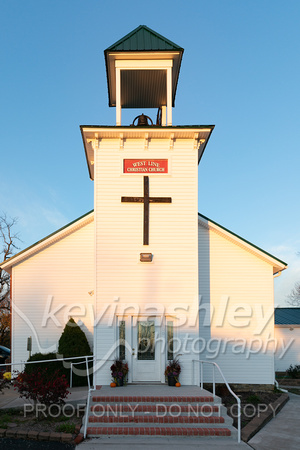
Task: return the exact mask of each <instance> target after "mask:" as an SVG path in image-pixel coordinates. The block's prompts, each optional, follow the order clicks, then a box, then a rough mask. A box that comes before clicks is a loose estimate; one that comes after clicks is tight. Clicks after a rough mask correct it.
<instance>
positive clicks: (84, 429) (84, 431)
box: [83, 388, 96, 439]
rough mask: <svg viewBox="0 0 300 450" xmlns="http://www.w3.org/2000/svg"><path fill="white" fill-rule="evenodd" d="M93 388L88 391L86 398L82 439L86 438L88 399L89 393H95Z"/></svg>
mask: <svg viewBox="0 0 300 450" xmlns="http://www.w3.org/2000/svg"><path fill="white" fill-rule="evenodd" d="M95 390H96V389H95V388H92V389H89V391H88V398H87V402H86V410H85V418H84V428H83V438H84V439H85V438H86V432H87V424H88V417H89V409H90V398H91V392H92V391H95Z"/></svg>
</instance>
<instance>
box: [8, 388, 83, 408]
mask: <svg viewBox="0 0 300 450" xmlns="http://www.w3.org/2000/svg"><path fill="white" fill-rule="evenodd" d="M69 391H70V394H69V395H68V398H67V400H66V403H70V404H72V405H77V404H85V403H86V399H87V393H88V388H87V387H75V388H69ZM28 403H30V400H27V399H26V398H20V397H19V395H18V393H17V391H15V390H14V388H13V387H11V388H10V389H4V390H3V394H0V410H1V409H4V408H23V406H24V405H25V404H28Z"/></svg>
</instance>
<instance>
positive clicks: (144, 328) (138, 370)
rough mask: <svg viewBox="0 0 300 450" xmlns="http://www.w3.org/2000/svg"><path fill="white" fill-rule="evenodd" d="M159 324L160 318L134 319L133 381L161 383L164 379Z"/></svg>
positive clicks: (132, 328)
mask: <svg viewBox="0 0 300 450" xmlns="http://www.w3.org/2000/svg"><path fill="white" fill-rule="evenodd" d="M159 322H160V321H159V318H158V317H139V318H134V317H132V327H131V330H132V381H135V382H147V381H149V382H151V381H152V382H155V381H157V382H160V381H163V379H164V376H163V374H162V357H163V355H162V342H161V324H160V323H159Z"/></svg>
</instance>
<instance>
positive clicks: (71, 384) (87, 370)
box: [70, 356, 95, 389]
mask: <svg viewBox="0 0 300 450" xmlns="http://www.w3.org/2000/svg"><path fill="white" fill-rule="evenodd" d="M81 358H85V362H86V376H87V378H88V387H89V389H90V387H91V385H90V377H89V368H88V365H87V360H88V358H93V359H92V360H90V361H94V360H95V357H94V356H81ZM77 364H83V361H79V362H76V363H71V366H70V388H72V387H73V366H76V365H77Z"/></svg>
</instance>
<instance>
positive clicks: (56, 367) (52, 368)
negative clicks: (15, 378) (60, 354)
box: [24, 353, 63, 378]
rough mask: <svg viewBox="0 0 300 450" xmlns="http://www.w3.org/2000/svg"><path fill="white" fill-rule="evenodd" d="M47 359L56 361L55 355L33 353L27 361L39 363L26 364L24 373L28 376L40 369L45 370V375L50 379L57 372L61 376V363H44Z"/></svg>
mask: <svg viewBox="0 0 300 450" xmlns="http://www.w3.org/2000/svg"><path fill="white" fill-rule="evenodd" d="M48 359H54V360H56V353H35V354H34V355H32V356H31V357H30V358H29V359H28V361H38V362H40V364H26V365H25V369H24V371H25V372H26V373H27V374H30V373H32V372H35V371H36V368H37V367H38V368H41V369H45V368H47V375H48V376H49V377H50V378H51V377H52V375H53V374H54V373H55V372H57V371H60V374H61V375H62V374H63V365H62V363H61V361H57V362H55V361H53V362H44V361H47V360H48Z"/></svg>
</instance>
